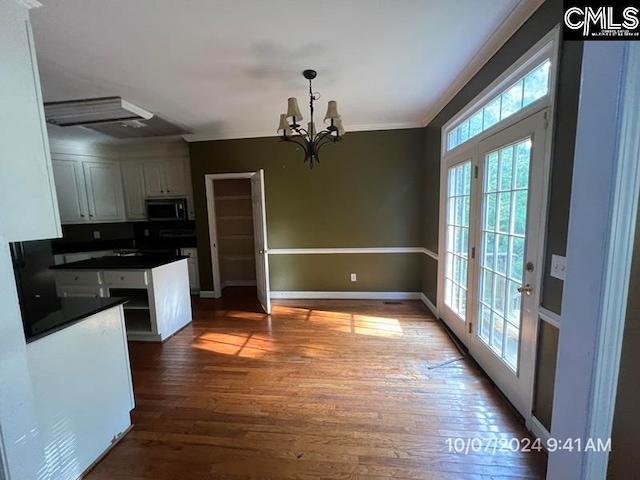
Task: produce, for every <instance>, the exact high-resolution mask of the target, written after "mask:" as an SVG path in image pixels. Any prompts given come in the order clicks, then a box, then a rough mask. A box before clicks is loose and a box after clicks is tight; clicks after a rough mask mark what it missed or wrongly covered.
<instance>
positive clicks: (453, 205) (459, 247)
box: [444, 160, 471, 320]
mask: <svg viewBox="0 0 640 480" xmlns="http://www.w3.org/2000/svg"><path fill="white" fill-rule="evenodd" d="M470 202H471V161H470V160H469V161H467V162H464V163H462V164H459V165H457V166H455V167H452V168H450V169H449V172H448V176H447V212H446V239H445V245H446V250H445V251H446V253H445V257H446V259H445V273H444V276H445V285H444V292H445V293H444V301H445V304H446V305H447V306H448V307H449V308H451V310H452V311H453V312H454V313H455V314H456V315H458V316H459V317H460V318H461V319H462V320H465V318H466V308H467V276H468V256H469V255H468V252H469V208H470Z"/></svg>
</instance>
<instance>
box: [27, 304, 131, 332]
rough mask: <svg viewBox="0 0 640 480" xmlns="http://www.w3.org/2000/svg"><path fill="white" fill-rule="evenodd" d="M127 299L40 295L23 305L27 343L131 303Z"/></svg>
mask: <svg viewBox="0 0 640 480" xmlns="http://www.w3.org/2000/svg"><path fill="white" fill-rule="evenodd" d="M128 301H129V299H127V298H119V297H106V298H77V297H41V298H36V299H32V300H30V301H29V304H28V305H24V306H23V308H22V323H23V324H24V334H25V337H26V339H27V343H31V342H34V341H36V340H39V339H41V338H43V337H46V336H48V335H51V334H52V333H54V332H58V331H60V330H62V329H64V328H67V327H70V326H71V325H74V324H76V323H78V322H81V321H82V320H84V319H85V318H88V317H90V316H92V315H95V314H96V313H99V312H102V311H103V310H107V309H109V308H113V307H117V306H118V305H122V304H123V303H126V302H128Z"/></svg>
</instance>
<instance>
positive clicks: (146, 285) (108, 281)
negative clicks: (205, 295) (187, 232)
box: [54, 259, 191, 342]
mask: <svg viewBox="0 0 640 480" xmlns="http://www.w3.org/2000/svg"><path fill="white" fill-rule="evenodd" d="M189 270H190V269H189V266H188V262H187V260H186V259H184V260H178V261H175V262H171V263H167V264H165V265H160V266H158V267H155V268H150V269H126V270H111V269H108V270H88V269H83V270H66V269H58V270H55V271H54V276H55V279H56V290H57V292H58V295H59V296H61V297H127V298H129V302H128V303H126V304H125V305H124V307H123V308H124V313H125V324H126V326H127V338H128V339H129V340H134V341H144V342H162V341H164V340H166V339H167V338H169V337H170V336H171V335H173V334H174V333H176V332H177V331H178V330H180V329H181V328H182V327H184V326H185V325H187V324H188V323H190V322H191V297H190V295H189V293H190V291H189V283H190V282H189Z"/></svg>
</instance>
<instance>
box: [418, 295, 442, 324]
mask: <svg viewBox="0 0 640 480" xmlns="http://www.w3.org/2000/svg"><path fill="white" fill-rule="evenodd" d="M420 300H422V303H424V304H425V306H426V307H427V308H428V309H429V310H430V311H431V313H433V315H434V316H435V317H436V318H438V309H437V308H436V306H435V305H434V304H433V303H431V300H429V299H428V298H427V296H426V295H425V294H424V293H421V294H420Z"/></svg>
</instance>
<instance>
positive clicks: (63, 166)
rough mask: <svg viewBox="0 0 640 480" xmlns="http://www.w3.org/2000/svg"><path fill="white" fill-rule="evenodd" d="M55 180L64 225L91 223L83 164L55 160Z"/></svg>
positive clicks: (61, 219)
mask: <svg viewBox="0 0 640 480" xmlns="http://www.w3.org/2000/svg"><path fill="white" fill-rule="evenodd" d="M52 164H53V178H54V180H55V184H56V191H57V193H58V208H59V209H60V221H61V222H62V223H81V222H88V221H89V211H88V206H87V193H86V189H85V185H84V176H83V174H82V163H80V162H74V161H71V160H53V162H52Z"/></svg>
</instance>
